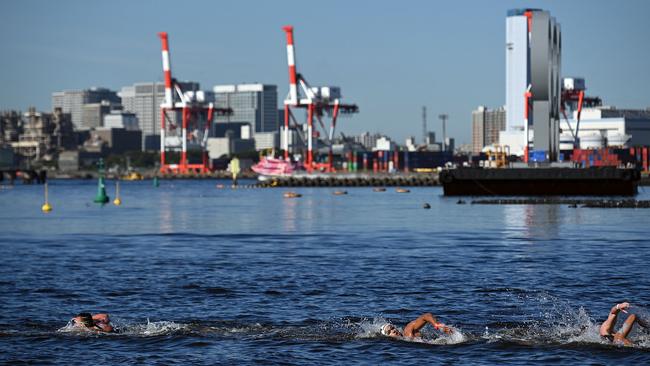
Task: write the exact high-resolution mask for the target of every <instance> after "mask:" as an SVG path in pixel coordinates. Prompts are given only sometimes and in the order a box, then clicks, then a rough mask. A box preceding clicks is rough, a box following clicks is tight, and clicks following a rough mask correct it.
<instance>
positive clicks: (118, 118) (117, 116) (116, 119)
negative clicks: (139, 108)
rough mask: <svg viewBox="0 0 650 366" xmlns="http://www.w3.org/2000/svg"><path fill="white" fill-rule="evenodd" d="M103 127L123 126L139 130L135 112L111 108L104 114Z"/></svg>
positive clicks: (127, 128) (130, 129)
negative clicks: (111, 109)
mask: <svg viewBox="0 0 650 366" xmlns="http://www.w3.org/2000/svg"><path fill="white" fill-rule="evenodd" d="M104 127H105V128H124V129H126V130H128V131H136V130H140V127H139V126H138V117H137V116H136V115H135V113H131V112H124V111H119V110H113V111H111V113H109V114H107V115H105V116H104Z"/></svg>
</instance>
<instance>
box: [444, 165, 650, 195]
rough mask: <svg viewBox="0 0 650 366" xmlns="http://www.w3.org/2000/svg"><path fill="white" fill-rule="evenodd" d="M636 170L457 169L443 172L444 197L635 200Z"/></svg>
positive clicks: (553, 168) (637, 178)
mask: <svg viewBox="0 0 650 366" xmlns="http://www.w3.org/2000/svg"><path fill="white" fill-rule="evenodd" d="M640 179H641V173H640V172H639V170H638V169H636V168H628V169H622V168H616V167H591V168H564V167H562V168H559V167H558V168H555V167H548V168H537V167H535V168H527V167H524V168H493V169H483V168H457V169H448V170H443V171H441V172H440V175H439V180H440V183H441V184H442V186H443V190H444V195H445V196H634V195H636V194H637V186H638V184H639V180H640Z"/></svg>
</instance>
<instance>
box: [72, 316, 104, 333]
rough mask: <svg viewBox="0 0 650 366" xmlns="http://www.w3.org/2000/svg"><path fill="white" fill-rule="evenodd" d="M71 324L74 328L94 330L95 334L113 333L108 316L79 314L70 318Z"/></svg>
mask: <svg viewBox="0 0 650 366" xmlns="http://www.w3.org/2000/svg"><path fill="white" fill-rule="evenodd" d="M72 324H73V325H74V326H75V327H80V328H85V329H89V330H94V331H96V332H105V333H111V332H113V331H114V329H113V326H112V325H111V320H110V318H109V317H108V314H95V315H91V314H90V313H79V314H77V316H75V317H74V318H72Z"/></svg>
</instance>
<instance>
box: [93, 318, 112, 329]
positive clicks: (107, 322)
mask: <svg viewBox="0 0 650 366" xmlns="http://www.w3.org/2000/svg"><path fill="white" fill-rule="evenodd" d="M93 320H94V321H95V325H96V326H97V327H98V328H100V329H101V330H102V331H104V332H112V331H113V326H112V325H111V319H110V318H109V316H108V314H95V315H93Z"/></svg>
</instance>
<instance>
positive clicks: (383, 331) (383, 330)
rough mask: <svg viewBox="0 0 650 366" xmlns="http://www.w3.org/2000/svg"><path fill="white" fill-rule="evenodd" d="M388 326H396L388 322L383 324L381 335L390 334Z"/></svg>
mask: <svg viewBox="0 0 650 366" xmlns="http://www.w3.org/2000/svg"><path fill="white" fill-rule="evenodd" d="M387 327H393V328H394V327H395V326H394V325H392V324H391V323H386V324H384V325H382V326H381V335H385V336H387V335H389V331H388V329H386V328H387Z"/></svg>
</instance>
